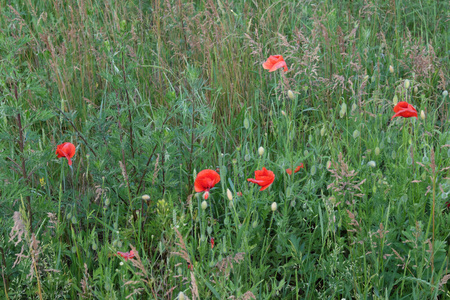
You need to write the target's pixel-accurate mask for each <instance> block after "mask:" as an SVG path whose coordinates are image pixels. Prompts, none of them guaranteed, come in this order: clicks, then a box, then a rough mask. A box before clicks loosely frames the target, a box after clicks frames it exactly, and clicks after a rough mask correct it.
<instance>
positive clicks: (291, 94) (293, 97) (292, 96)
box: [287, 90, 295, 100]
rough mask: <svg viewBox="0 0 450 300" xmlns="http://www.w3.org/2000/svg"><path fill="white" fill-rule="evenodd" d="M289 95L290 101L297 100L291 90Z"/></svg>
mask: <svg viewBox="0 0 450 300" xmlns="http://www.w3.org/2000/svg"><path fill="white" fill-rule="evenodd" d="M287 95H288V98H289V99H291V100H294V99H295V96H294V93H293V92H292V91H291V90H289V91H288V92H287Z"/></svg>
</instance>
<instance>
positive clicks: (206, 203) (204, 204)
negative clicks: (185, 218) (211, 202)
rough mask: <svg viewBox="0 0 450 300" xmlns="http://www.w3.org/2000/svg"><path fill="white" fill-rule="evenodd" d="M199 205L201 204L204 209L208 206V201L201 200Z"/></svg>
mask: <svg viewBox="0 0 450 300" xmlns="http://www.w3.org/2000/svg"><path fill="white" fill-rule="evenodd" d="M201 206H202V209H203V210H205V209H206V208H207V207H208V202H206V201H203V202H202V204H201Z"/></svg>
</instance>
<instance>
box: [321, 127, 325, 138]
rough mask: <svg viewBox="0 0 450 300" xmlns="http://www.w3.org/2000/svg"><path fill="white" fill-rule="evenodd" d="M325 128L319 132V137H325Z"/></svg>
mask: <svg viewBox="0 0 450 300" xmlns="http://www.w3.org/2000/svg"><path fill="white" fill-rule="evenodd" d="M325 131H326V129H325V126H323V127H322V129H321V130H320V136H324V135H325Z"/></svg>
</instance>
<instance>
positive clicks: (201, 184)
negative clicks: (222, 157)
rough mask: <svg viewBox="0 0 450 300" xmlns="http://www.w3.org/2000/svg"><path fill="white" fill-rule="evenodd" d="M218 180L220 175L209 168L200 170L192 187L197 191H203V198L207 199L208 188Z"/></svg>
mask: <svg viewBox="0 0 450 300" xmlns="http://www.w3.org/2000/svg"><path fill="white" fill-rule="evenodd" d="M219 181H220V175H219V174H218V173H217V172H216V171H214V170H210V169H206V170H203V171H200V173H198V175H197V178H195V182H194V188H195V191H196V192H197V193H199V192H205V195H204V196H203V198H205V200H206V199H208V197H209V190H210V189H212V188H213V187H214V186H215V185H216V184H217V183H218V182H219Z"/></svg>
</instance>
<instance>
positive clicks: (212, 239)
mask: <svg viewBox="0 0 450 300" xmlns="http://www.w3.org/2000/svg"><path fill="white" fill-rule="evenodd" d="M212 248H214V238H211V249H212Z"/></svg>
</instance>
